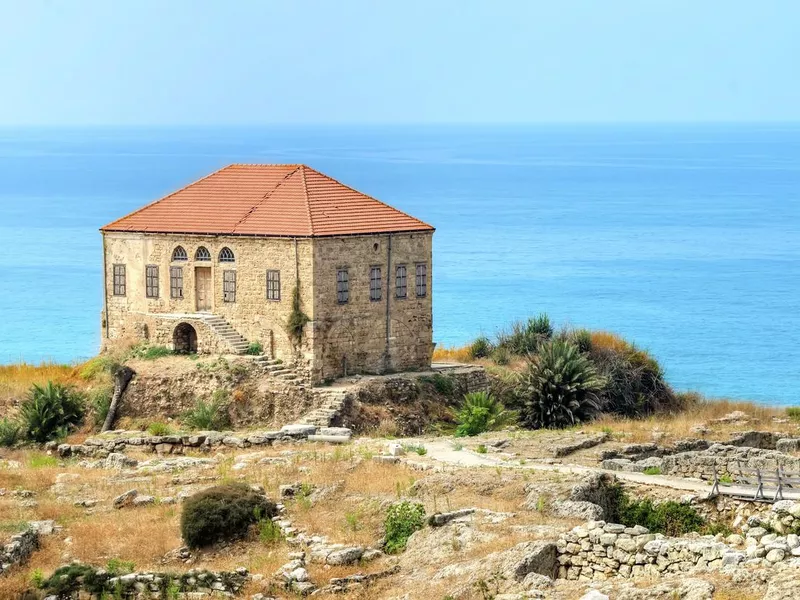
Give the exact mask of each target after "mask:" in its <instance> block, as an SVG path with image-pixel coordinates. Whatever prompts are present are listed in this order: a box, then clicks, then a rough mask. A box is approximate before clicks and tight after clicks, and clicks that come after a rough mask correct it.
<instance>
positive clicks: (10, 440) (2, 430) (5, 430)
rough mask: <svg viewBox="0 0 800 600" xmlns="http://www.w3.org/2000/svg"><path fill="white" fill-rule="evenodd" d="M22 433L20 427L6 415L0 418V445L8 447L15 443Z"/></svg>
mask: <svg viewBox="0 0 800 600" xmlns="http://www.w3.org/2000/svg"><path fill="white" fill-rule="evenodd" d="M21 434H22V427H21V426H20V424H19V423H17V422H16V421H12V420H11V419H9V418H8V417H3V418H2V419H0V446H5V447H6V448H10V447H11V446H13V445H14V444H16V443H17V442H18V441H19V439H20V437H21Z"/></svg>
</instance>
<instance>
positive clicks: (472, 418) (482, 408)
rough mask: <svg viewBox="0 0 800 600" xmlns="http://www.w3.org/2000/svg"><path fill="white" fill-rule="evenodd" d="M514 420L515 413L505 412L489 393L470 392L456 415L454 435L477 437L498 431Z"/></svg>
mask: <svg viewBox="0 0 800 600" xmlns="http://www.w3.org/2000/svg"><path fill="white" fill-rule="evenodd" d="M516 420H517V415H516V413H515V412H513V411H510V410H506V408H505V407H504V406H503V405H502V404H501V403H500V402H499V401H498V400H497V399H495V397H494V396H492V395H491V394H490V393H489V392H471V393H469V394H465V395H464V402H463V404H462V405H461V409H460V410H459V411H458V414H457V415H456V421H458V429H456V435H457V436H465V435H478V434H479V433H483V432H485V431H493V430H495V429H500V428H501V427H505V426H506V425H510V424H511V423H514V422H515V421H516Z"/></svg>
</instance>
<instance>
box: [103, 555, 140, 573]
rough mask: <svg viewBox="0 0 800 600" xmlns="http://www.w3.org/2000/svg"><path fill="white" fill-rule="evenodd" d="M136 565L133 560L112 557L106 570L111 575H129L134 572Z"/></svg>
mask: <svg viewBox="0 0 800 600" xmlns="http://www.w3.org/2000/svg"><path fill="white" fill-rule="evenodd" d="M134 569H136V565H135V564H134V562H133V561H131V560H120V559H119V558H112V559H110V560H109V561H108V562H107V563H106V571H108V572H109V573H110V574H111V575H114V576H116V575H127V574H128V573H133V571H134Z"/></svg>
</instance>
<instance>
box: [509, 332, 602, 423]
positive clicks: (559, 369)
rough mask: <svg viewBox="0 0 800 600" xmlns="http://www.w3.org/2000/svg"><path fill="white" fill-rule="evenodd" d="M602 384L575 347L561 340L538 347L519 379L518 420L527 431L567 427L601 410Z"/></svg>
mask: <svg viewBox="0 0 800 600" xmlns="http://www.w3.org/2000/svg"><path fill="white" fill-rule="evenodd" d="M604 386H605V380H604V379H603V378H602V377H601V376H600V375H599V374H598V373H597V369H595V367H594V365H593V364H592V362H591V361H590V360H589V359H588V358H587V357H586V356H585V355H584V354H581V352H580V350H579V349H578V347H577V346H576V345H575V344H573V343H572V342H569V341H567V340H563V339H557V340H551V341H548V342H545V343H543V344H542V345H541V346H540V347H539V352H538V354H537V355H535V356H533V357H531V359H530V364H529V365H528V368H527V370H526V371H525V372H524V373H523V374H522V376H521V377H520V381H519V385H518V387H517V391H516V394H517V397H518V401H519V402H520V405H521V420H522V424H523V425H524V426H525V427H529V428H531V429H541V428H558V427H569V426H571V425H575V424H577V423H582V422H585V421H589V420H591V419H592V418H594V417H595V416H596V415H597V414H598V413H599V412H600V411H601V410H602V401H601V399H600V395H599V394H600V392H601V391H602V390H603V387H604Z"/></svg>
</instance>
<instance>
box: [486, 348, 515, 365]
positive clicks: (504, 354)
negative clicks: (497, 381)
mask: <svg viewBox="0 0 800 600" xmlns="http://www.w3.org/2000/svg"><path fill="white" fill-rule="evenodd" d="M491 359H492V360H493V361H494V362H495V363H496V364H498V365H501V366H504V365H507V364H508V363H510V362H511V352H509V351H508V348H505V347H503V346H498V347H497V348H495V349H494V350H493V351H492V355H491Z"/></svg>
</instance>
